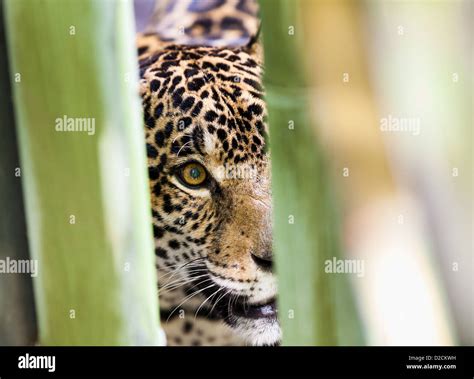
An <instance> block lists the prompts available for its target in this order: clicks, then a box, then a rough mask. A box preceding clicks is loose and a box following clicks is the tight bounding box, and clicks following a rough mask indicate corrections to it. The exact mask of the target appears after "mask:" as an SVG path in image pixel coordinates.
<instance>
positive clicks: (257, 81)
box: [138, 0, 281, 345]
mask: <svg viewBox="0 0 474 379" xmlns="http://www.w3.org/2000/svg"><path fill="white" fill-rule="evenodd" d="M179 3H180V6H181V8H182V9H185V10H186V11H187V12H190V9H193V8H192V7H193V6H194V11H195V12H194V13H198V14H205V17H206V18H209V17H211V16H212V10H219V11H222V10H223V9H224V8H222V9H221V7H225V9H226V12H230V8H229V4H228V3H226V2H222V1H217V0H216V1H208V2H206V1H203V0H200V1H199V3H197V2H195V1H191V2H185V1H182V0H181V1H180V2H179ZM185 3H187V5H186V4H185ZM229 3H231V2H229ZM206 4H207V7H206ZM232 4H234V7H236V6H240V7H244V6H246V7H254V6H255V3H254V2H253V1H235V2H232ZM175 6H176V4H175ZM171 9H172V8H169V11H171ZM246 9H247V8H246ZM181 11H182V10H181ZM239 12H240V13H245V12H241V10H239ZM237 13H238V12H237ZM240 13H238V14H240ZM185 14H187V13H186V12H185ZM222 14H223V13H222V12H217V15H218V18H219V19H221V17H222ZM191 16H195V14H191V15H189V14H188V16H187V17H188V18H189V19H192V25H194V24H195V23H196V22H197V21H198V20H199V18H197V19H196V18H195V17H191ZM248 16H249V17H253V22H254V25H255V24H256V18H255V14H253V15H250V14H248ZM224 17H226V16H224ZM165 19H166V18H165ZM172 19H173V18H172ZM216 23H217V24H219V23H220V24H221V25H222V22H221V21H216ZM249 23H250V21H249V20H247V21H246V24H249ZM241 25H244V21H242V22H241ZM191 29H192V28H191ZM191 29H190V30H191ZM216 33H217V32H216ZM246 33H247V34H242V35H246V36H247V37H249V35H250V34H249V32H248V31H247V32H246ZM188 37H189V39H188V40H187V42H190V44H185V45H183V44H181V43H176V41H175V40H172V41H169V38H163V36H162V35H160V34H159V33H158V34H156V33H152V34H150V33H147V34H144V35H140V36H139V37H138V51H139V65H140V78H141V81H140V90H141V96H142V101H143V110H144V123H145V130H146V146H147V154H148V170H149V178H150V191H151V197H152V213H153V229H154V236H155V245H156V248H155V253H156V265H157V269H158V280H159V288H160V307H161V313H162V323H163V326H164V328H165V332H166V334H167V338H168V343H169V344H170V345H183V344H184V345H239V344H255V345H264V344H276V343H278V341H279V339H280V334H281V332H280V328H279V325H278V321H277V320H276V318H275V317H263V318H261V317H260V318H252V317H247V316H242V313H238V312H234V310H236V309H244V311H245V309H246V308H245V307H248V308H250V307H252V306H255V305H256V304H262V303H266V302H268V301H269V300H271V299H274V298H275V296H276V282H275V277H274V275H273V273H272V267H271V255H272V230H271V212H272V206H271V193H270V161H269V156H268V151H267V148H266V146H267V133H268V129H267V124H266V106H265V102H264V100H263V98H264V92H263V88H262V84H261V83H262V61H261V59H260V57H259V53H258V48H256V46H245V45H244V46H239V47H235V46H233V44H231V46H230V47H228V46H203V45H202V44H197V45H196V44H195V43H194V42H196V39H195V37H196V36H195V34H190V35H189V36H188ZM205 37H206V38H207V37H208V35H204V36H201V37H199V41H200V43H201V42H202V41H203V38H205ZM249 38H250V37H249ZM249 38H247V39H246V41H245V43H248V39H249ZM211 40H212V41H215V40H216V39H215V38H213V39H211ZM180 41H181V40H180ZM232 41H233V42H235V39H232ZM181 42H182V41H181ZM186 162H198V163H200V164H202V165H203V166H204V167H205V169H206V170H207V173H208V177H209V180H208V181H207V182H206V184H205V186H202V187H200V188H190V187H188V186H186V185H185V184H184V183H183V182H182V181H180V180H179V177H178V176H177V170H178V169H179V167H181V166H182V165H183V164H185V163H186ZM245 315H247V313H245Z"/></svg>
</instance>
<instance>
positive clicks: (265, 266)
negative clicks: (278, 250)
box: [250, 251, 273, 271]
mask: <svg viewBox="0 0 474 379" xmlns="http://www.w3.org/2000/svg"><path fill="white" fill-rule="evenodd" d="M250 256H251V257H252V260H253V261H254V262H255V264H256V265H257V267H259V268H261V269H262V270H264V271H272V269H273V254H272V252H271V251H270V252H264V253H261V254H257V253H255V252H253V251H252V252H251V253H250Z"/></svg>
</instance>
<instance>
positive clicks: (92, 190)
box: [5, 0, 160, 345]
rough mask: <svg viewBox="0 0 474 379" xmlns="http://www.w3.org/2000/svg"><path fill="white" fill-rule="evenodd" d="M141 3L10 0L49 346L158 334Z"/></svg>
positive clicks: (27, 192)
mask: <svg viewBox="0 0 474 379" xmlns="http://www.w3.org/2000/svg"><path fill="white" fill-rule="evenodd" d="M132 12H133V11H132V4H131V2H130V1H125V0H124V1H95V0H83V1H75V0H44V1H27V0H6V2H5V16H6V25H7V27H6V30H7V37H8V45H9V56H10V67H11V74H12V77H13V78H14V79H13V80H12V87H13V92H14V102H15V113H16V120H17V128H18V134H19V144H20V158H21V163H22V171H23V185H24V197H25V201H26V211H27V224H28V235H29V244H30V250H31V253H32V257H33V258H34V259H37V260H38V265H39V274H38V277H37V278H35V279H36V280H35V282H34V285H35V298H36V307H37V312H38V321H39V334H40V343H41V344H44V345H126V344H157V343H159V342H160V341H158V323H159V317H158V304H157V295H156V291H155V290H156V285H155V283H156V281H155V275H156V274H155V272H154V258H153V238H152V230H151V225H152V224H151V217H150V209H149V206H150V205H149V204H150V202H149V194H148V189H147V188H148V185H147V174H146V167H147V165H146V156H145V149H144V147H145V146H144V142H143V141H144V135H143V134H144V133H143V130H142V123H141V116H140V104H139V98H138V92H137V72H138V70H137V64H136V60H135V56H136V53H135V51H134V42H133V41H134V30H133V21H132V14H133V13H132ZM81 119H84V120H85V121H84V124H81V122H82V121H81ZM69 120H72V121H69ZM81 125H82V126H81ZM85 125H87V127H88V129H87V131H86V132H84V131H79V129H83V128H85ZM68 127H70V128H71V129H75V130H76V131H59V130H62V129H63V128H68ZM93 129H94V130H93Z"/></svg>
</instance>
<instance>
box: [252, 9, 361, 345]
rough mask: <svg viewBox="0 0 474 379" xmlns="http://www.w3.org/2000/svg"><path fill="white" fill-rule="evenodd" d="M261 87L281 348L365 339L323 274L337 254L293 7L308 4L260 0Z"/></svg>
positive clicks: (335, 284)
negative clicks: (264, 104)
mask: <svg viewBox="0 0 474 379" xmlns="http://www.w3.org/2000/svg"><path fill="white" fill-rule="evenodd" d="M260 4H261V11H262V16H263V24H262V25H263V39H264V51H265V67H266V73H265V86H266V92H267V105H268V112H269V123H270V147H271V155H272V183H273V187H272V188H273V198H274V209H275V211H274V236H275V237H274V238H275V241H274V250H275V254H276V266H277V272H278V279H279V318H280V321H281V323H282V328H283V344H285V345H355V344H361V343H362V342H363V338H362V330H361V326H360V323H359V318H358V315H357V312H356V309H355V306H354V300H353V298H352V294H351V291H350V288H349V286H348V283H347V279H346V277H345V276H344V275H332V274H327V273H325V262H326V260H332V259H333V257H336V258H338V257H339V256H340V247H339V239H340V235H339V226H338V221H337V211H336V207H335V199H333V197H332V190H331V186H330V178H329V175H328V173H327V172H326V169H325V162H324V158H323V156H322V152H321V151H320V148H319V146H318V140H317V136H315V134H314V130H315V128H313V127H311V122H312V120H311V119H310V117H309V113H308V110H309V104H310V103H309V100H308V91H307V83H308V81H307V79H306V75H305V69H306V68H305V67H303V64H302V63H301V62H303V60H302V59H301V58H302V54H303V51H304V50H303V49H304V46H305V45H307V44H310V43H311V36H310V35H306V34H304V33H303V32H302V31H303V27H304V25H302V23H301V22H299V20H300V19H299V18H298V14H299V13H298V12H308V11H310V10H311V2H307V1H297V2H295V1H286V0H276V1H275V0H262V1H261V2H260Z"/></svg>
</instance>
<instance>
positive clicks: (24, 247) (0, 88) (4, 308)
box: [0, 0, 36, 345]
mask: <svg viewBox="0 0 474 379" xmlns="http://www.w3.org/2000/svg"><path fill="white" fill-rule="evenodd" d="M0 136H1V138H0V209H1V211H0V260H2V261H6V260H7V259H13V260H27V259H29V256H28V242H27V239H26V220H25V213H24V206H23V198H22V193H21V178H20V177H19V167H20V163H19V159H20V158H19V156H18V148H17V142H16V134H15V122H14V115H13V104H12V100H11V88H10V76H9V73H8V58H7V54H6V40H5V30H4V23H3V0H0ZM35 339H36V320H35V309H34V300H33V286H32V281H31V277H30V276H29V275H28V274H27V275H23V274H7V273H0V345H31V344H33V343H34V342H35Z"/></svg>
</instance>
